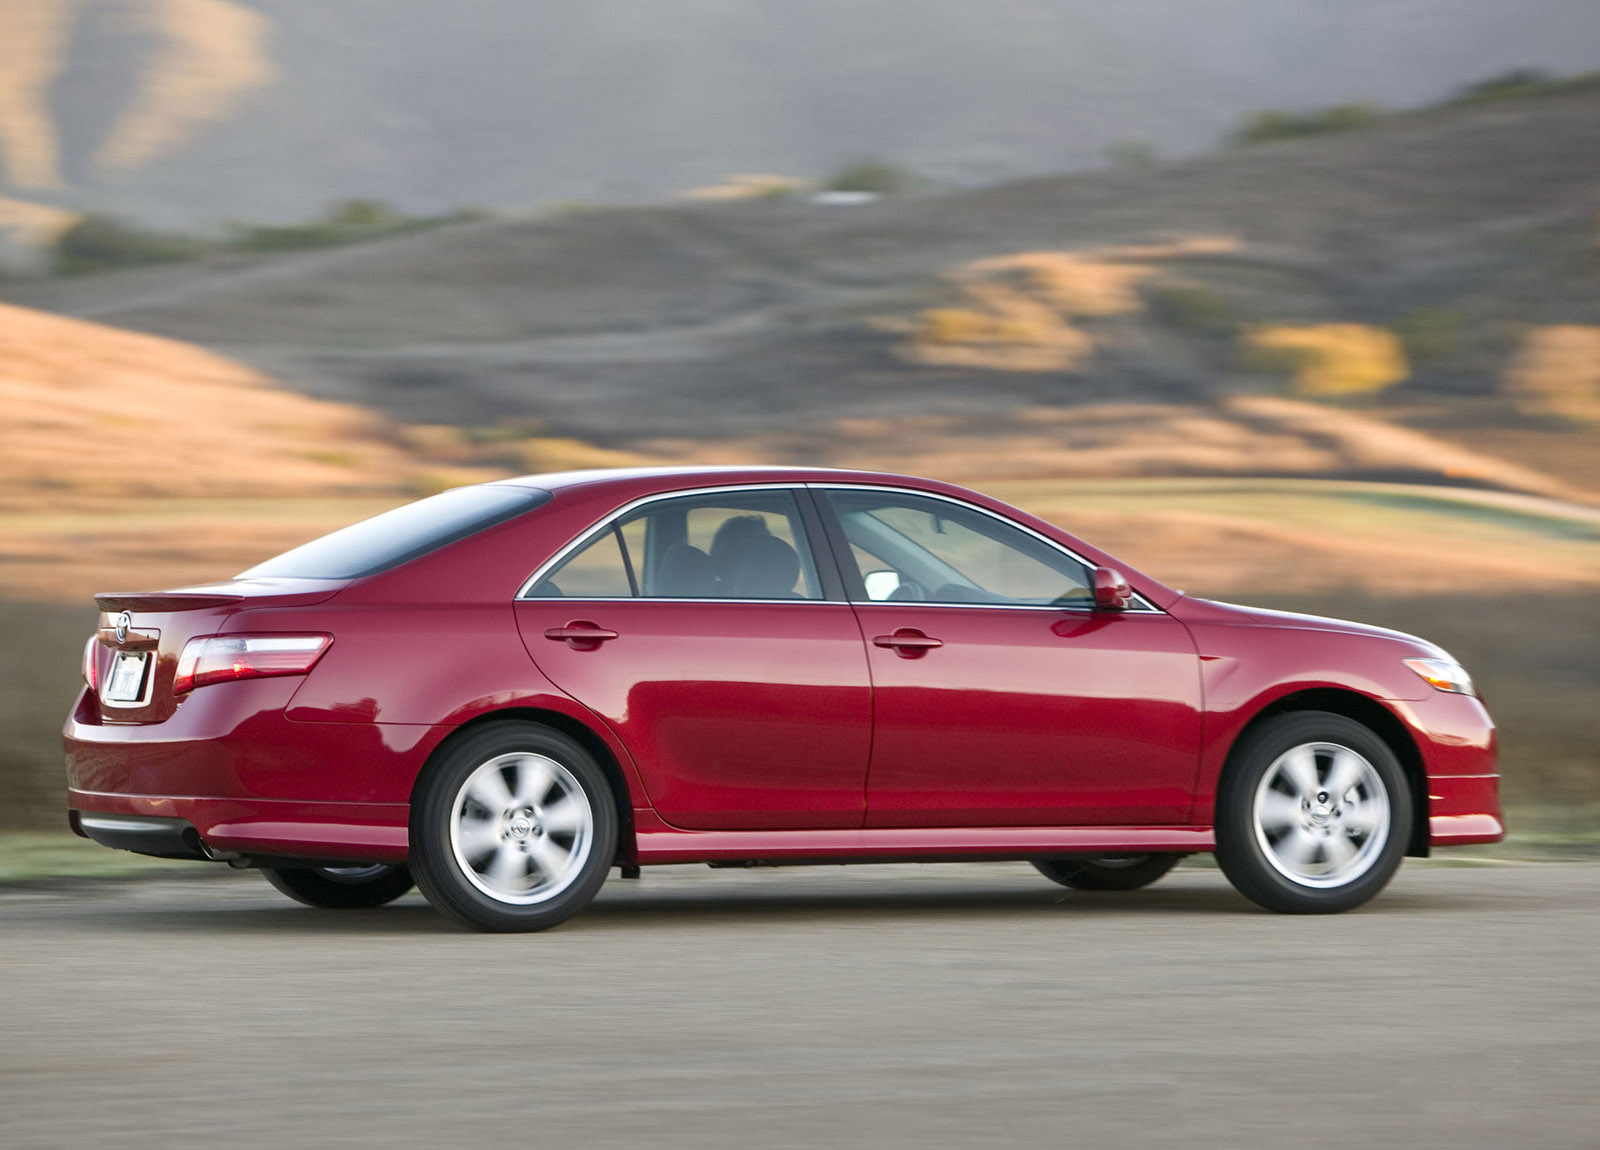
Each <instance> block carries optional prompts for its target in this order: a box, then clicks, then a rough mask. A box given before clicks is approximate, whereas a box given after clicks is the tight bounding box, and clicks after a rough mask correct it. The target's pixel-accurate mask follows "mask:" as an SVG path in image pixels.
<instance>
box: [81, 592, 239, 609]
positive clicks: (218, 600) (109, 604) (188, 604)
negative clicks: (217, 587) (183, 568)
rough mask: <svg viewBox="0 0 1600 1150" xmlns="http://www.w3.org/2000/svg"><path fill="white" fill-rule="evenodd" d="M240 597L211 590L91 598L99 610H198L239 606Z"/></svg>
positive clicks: (106, 594) (105, 594)
mask: <svg viewBox="0 0 1600 1150" xmlns="http://www.w3.org/2000/svg"><path fill="white" fill-rule="evenodd" d="M244 600H245V596H243V595H227V594H218V593H217V592H214V591H103V592H101V593H100V594H98V595H96V596H95V597H94V601H95V604H96V605H97V606H98V607H99V608H100V610H102V611H106V612H112V611H198V610H200V609H201V608H203V607H226V606H228V605H229V604H232V603H243V602H244Z"/></svg>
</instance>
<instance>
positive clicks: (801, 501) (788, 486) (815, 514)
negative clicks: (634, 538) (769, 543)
mask: <svg viewBox="0 0 1600 1150" xmlns="http://www.w3.org/2000/svg"><path fill="white" fill-rule="evenodd" d="M746 491H786V492H788V493H789V496H790V497H791V498H792V499H793V500H794V504H795V512H796V515H797V517H798V519H799V520H800V530H801V533H802V534H803V535H804V537H805V544H806V546H807V547H808V548H810V551H811V562H812V565H813V566H814V567H815V568H816V572H817V581H818V582H819V583H821V584H822V586H821V587H820V588H819V589H820V590H821V592H822V597H821V598H820V599H725V598H722V597H720V596H708V595H701V596H676V595H571V596H563V597H562V598H560V599H556V598H547V597H545V596H543V595H530V594H529V592H530V591H532V590H533V589H534V588H535V587H537V586H538V585H539V583H540V581H541V580H543V579H545V578H547V577H548V576H549V575H550V574H551V573H552V572H553V571H554V570H555V569H556V568H557V567H558V566H560V565H561V563H562V562H563V561H565V560H566V558H567V557H568V556H569V555H572V554H574V553H575V552H577V551H580V550H582V549H583V548H584V547H587V546H588V545H589V544H590V543H592V542H594V541H595V540H596V539H598V538H599V537H600V536H601V535H603V534H605V533H606V532H607V531H610V530H612V529H613V528H617V529H619V530H620V528H621V524H622V520H623V519H624V518H625V517H627V516H628V515H631V514H632V513H633V512H635V511H637V510H638V509H639V508H641V507H645V506H648V505H649V504H651V503H660V502H661V501H663V500H667V499H688V498H692V497H694V496H699V495H731V494H738V493H741V492H746ZM816 502H817V501H816V500H815V499H814V498H813V497H812V495H811V491H810V489H809V488H808V487H807V485H805V484H803V483H740V484H734V485H732V486H718V487H688V488H684V489H683V490H681V491H658V492H655V493H654V494H651V495H641V496H640V497H639V498H637V499H634V500H632V501H630V502H628V503H624V504H623V505H622V506H621V507H618V508H616V509H615V510H613V511H611V512H608V513H607V514H606V515H604V516H602V517H601V518H600V519H599V520H597V521H596V522H594V523H593V524H591V525H590V526H589V527H587V528H586V529H584V530H583V531H582V532H580V533H579V534H578V535H576V536H575V537H574V538H573V539H572V540H571V541H569V542H568V543H567V544H566V545H565V546H564V547H562V548H561V549H560V550H559V551H557V552H556V553H555V554H554V555H552V556H550V558H548V559H546V560H545V561H544V562H543V563H541V564H539V567H538V569H537V570H535V571H534V573H533V574H532V575H529V576H528V578H527V579H525V580H524V581H523V583H522V586H521V587H520V588H518V590H517V594H516V597H515V600H514V601H515V602H519V603H520V602H528V603H767V604H771V603H782V604H785V605H790V604H795V603H831V604H834V605H838V604H840V603H845V604H848V603H849V601H850V600H849V596H848V595H847V594H846V593H845V589H844V587H843V585H842V582H841V579H842V575H841V574H840V573H839V570H838V565H837V563H836V561H835V559H834V556H833V553H832V549H831V547H830V546H829V542H828V540H827V539H826V537H824V538H822V539H820V540H819V539H818V538H816V537H815V530H816V528H817V526H819V525H820V524H821V521H822V519H823V512H822V510H821V509H820V508H818V507H817V506H816ZM808 510H809V512H810V514H808V513H807V512H808ZM623 554H624V556H626V555H627V549H626V548H624V549H623ZM830 575H832V576H834V577H833V578H830V577H829V576H830Z"/></svg>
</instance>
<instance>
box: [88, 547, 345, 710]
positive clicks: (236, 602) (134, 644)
mask: <svg viewBox="0 0 1600 1150" xmlns="http://www.w3.org/2000/svg"><path fill="white" fill-rule="evenodd" d="M347 583H348V580H331V579H234V580H231V581H228V582H225V583H214V584H208V585H206V586H203V587H184V588H180V589H178V590H173V591H108V592H104V593H102V594H99V595H96V596H95V597H94V601H95V604H96V605H97V606H98V607H99V608H100V621H99V625H98V626H97V627H96V629H95V634H94V643H93V647H92V649H91V650H92V658H93V659H94V661H95V670H96V679H97V681H98V683H99V685H100V686H99V690H98V691H97V692H96V693H95V696H94V698H93V699H92V700H86V702H88V703H89V704H90V705H91V708H92V713H97V714H98V716H99V719H100V721H101V722H102V723H159V722H163V721H164V720H166V719H168V718H170V717H171V715H172V713H173V712H174V711H175V710H177V706H178V700H177V698H176V696H174V695H173V693H172V680H173V675H174V673H175V672H176V671H177V667H178V656H179V655H181V654H182V653H183V648H184V645H185V644H186V643H188V641H189V640H190V639H193V638H195V637H196V636H200V635H216V634H220V633H222V632H223V631H225V630H226V626H225V624H226V621H227V619H228V617H229V616H230V615H232V614H233V613H234V612H236V611H238V610H239V609H241V608H243V607H249V608H252V609H255V608H271V607H304V606H307V605H310V604H313V603H320V602H322V601H323V600H325V599H329V598H332V597H333V596H334V595H335V594H337V593H338V592H339V590H340V589H341V588H343V587H344V586H346V584H347ZM80 713H81V712H80Z"/></svg>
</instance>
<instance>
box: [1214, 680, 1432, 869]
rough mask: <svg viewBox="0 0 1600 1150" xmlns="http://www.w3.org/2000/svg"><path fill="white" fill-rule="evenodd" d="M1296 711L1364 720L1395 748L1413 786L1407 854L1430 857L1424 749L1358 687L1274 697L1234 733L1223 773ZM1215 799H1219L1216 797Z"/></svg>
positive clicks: (1306, 691) (1394, 716)
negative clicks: (1249, 743) (1250, 742)
mask: <svg viewBox="0 0 1600 1150" xmlns="http://www.w3.org/2000/svg"><path fill="white" fill-rule="evenodd" d="M1293 711H1328V712H1331V713H1332V714H1335V715H1343V716H1344V717H1345V718H1347V719H1351V720H1353V721H1355V722H1357V723H1360V724H1361V725H1362V726H1364V727H1366V728H1367V729H1368V730H1370V731H1372V732H1373V733H1374V734H1375V735H1377V736H1378V737H1379V738H1380V739H1382V740H1383V741H1384V743H1385V744H1387V745H1388V747H1389V749H1390V750H1391V751H1393V752H1394V756H1395V758H1396V759H1398V760H1400V769H1401V770H1402V771H1403V772H1405V778H1406V784H1407V785H1408V786H1409V787H1410V788H1411V834H1410V839H1409V841H1408V843H1407V844H1406V854H1407V855H1408V856H1410V857H1413V858H1426V857H1427V856H1428V775H1427V770H1426V768H1425V767H1424V766H1423V762H1422V752H1421V751H1420V750H1419V749H1418V748H1417V743H1416V740H1415V739H1413V738H1412V737H1411V732H1410V731H1408V730H1406V726H1405V724H1404V723H1403V722H1401V721H1400V719H1399V718H1398V717H1397V716H1396V715H1395V714H1394V712H1393V711H1391V710H1389V708H1387V707H1385V706H1384V705H1383V704H1382V703H1380V702H1378V701H1377V700H1376V699H1374V698H1372V697H1371V696H1369V695H1363V694H1360V693H1359V692H1356V691H1349V690H1341V689H1339V688H1337V687H1313V688H1308V689H1306V690H1302V691H1294V692H1291V693H1290V694H1287V695H1284V696H1282V697H1280V698H1277V699H1274V700H1273V701H1272V702H1270V703H1268V704H1267V705H1266V706H1264V707H1262V708H1261V710H1260V711H1258V712H1256V714H1255V715H1254V716H1253V717H1252V718H1251V719H1250V721H1249V722H1248V723H1246V724H1245V725H1244V727H1243V728H1242V729H1241V730H1240V731H1239V733H1238V734H1237V735H1235V736H1234V739H1233V743H1232V745H1231V746H1229V748H1228V755H1227V758H1226V760H1224V763H1223V767H1222V771H1223V774H1226V773H1227V772H1228V771H1229V770H1231V769H1232V768H1233V765H1234V762H1235V757H1236V755H1237V753H1238V750H1239V747H1240V746H1241V745H1242V744H1243V743H1244V741H1245V739H1246V738H1247V737H1248V736H1249V735H1250V734H1252V733H1253V732H1254V731H1255V730H1256V729H1257V728H1258V727H1260V726H1261V724H1262V723H1265V722H1268V721H1269V720H1271V719H1274V718H1276V717H1277V716H1279V715H1283V714H1288V713H1290V712H1293ZM1219 789H1220V788H1219ZM1213 801H1215V800H1214V799H1213ZM1215 821H1216V812H1215V811H1214V810H1213V812H1212V822H1213V825H1215Z"/></svg>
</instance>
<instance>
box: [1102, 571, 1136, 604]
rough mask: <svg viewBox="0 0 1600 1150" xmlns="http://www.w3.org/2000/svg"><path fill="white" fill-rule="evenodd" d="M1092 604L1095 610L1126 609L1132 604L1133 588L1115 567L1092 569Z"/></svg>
mask: <svg viewBox="0 0 1600 1150" xmlns="http://www.w3.org/2000/svg"><path fill="white" fill-rule="evenodd" d="M1094 605H1095V610H1097V611H1126V610H1127V609H1128V608H1129V607H1131V606H1133V588H1131V587H1129V586H1128V581H1127V580H1126V579H1124V578H1123V577H1122V572H1121V571H1118V570H1117V569H1116V568H1115V567H1096V568H1095V569H1094Z"/></svg>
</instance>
